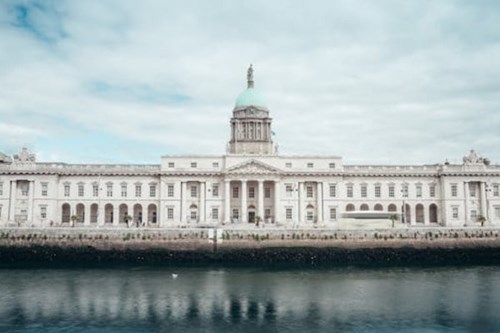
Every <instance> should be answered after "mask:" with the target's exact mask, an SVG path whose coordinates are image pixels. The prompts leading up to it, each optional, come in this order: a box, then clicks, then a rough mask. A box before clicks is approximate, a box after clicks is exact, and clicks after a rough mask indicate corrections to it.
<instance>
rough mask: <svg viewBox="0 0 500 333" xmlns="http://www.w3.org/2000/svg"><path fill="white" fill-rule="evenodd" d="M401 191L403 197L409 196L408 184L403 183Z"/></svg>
mask: <svg viewBox="0 0 500 333" xmlns="http://www.w3.org/2000/svg"><path fill="white" fill-rule="evenodd" d="M401 193H402V194H403V198H408V184H403V187H402V188H401Z"/></svg>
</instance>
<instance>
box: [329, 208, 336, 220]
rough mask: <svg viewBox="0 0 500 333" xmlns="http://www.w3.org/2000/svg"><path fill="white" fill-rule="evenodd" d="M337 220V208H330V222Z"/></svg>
mask: <svg viewBox="0 0 500 333" xmlns="http://www.w3.org/2000/svg"><path fill="white" fill-rule="evenodd" d="M336 219H337V208H330V220H336Z"/></svg>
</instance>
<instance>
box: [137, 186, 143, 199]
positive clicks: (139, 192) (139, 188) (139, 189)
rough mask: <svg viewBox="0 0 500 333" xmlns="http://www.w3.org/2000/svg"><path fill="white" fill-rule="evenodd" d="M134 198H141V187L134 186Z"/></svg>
mask: <svg viewBox="0 0 500 333" xmlns="http://www.w3.org/2000/svg"><path fill="white" fill-rule="evenodd" d="M135 196H136V197H137V198H140V197H141V196H142V185H135Z"/></svg>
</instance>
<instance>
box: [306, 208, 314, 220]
mask: <svg viewBox="0 0 500 333" xmlns="http://www.w3.org/2000/svg"><path fill="white" fill-rule="evenodd" d="M306 218H307V221H309V222H312V221H313V220H314V213H313V211H312V210H308V211H307V213H306Z"/></svg>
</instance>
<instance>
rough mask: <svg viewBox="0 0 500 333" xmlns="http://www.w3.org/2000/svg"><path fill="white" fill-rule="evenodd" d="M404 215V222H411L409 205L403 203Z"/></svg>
mask: <svg viewBox="0 0 500 333" xmlns="http://www.w3.org/2000/svg"><path fill="white" fill-rule="evenodd" d="M404 212H405V214H404V216H405V221H404V223H408V224H410V223H411V207H410V205H409V204H405V209H404Z"/></svg>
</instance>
